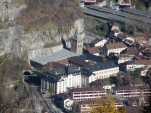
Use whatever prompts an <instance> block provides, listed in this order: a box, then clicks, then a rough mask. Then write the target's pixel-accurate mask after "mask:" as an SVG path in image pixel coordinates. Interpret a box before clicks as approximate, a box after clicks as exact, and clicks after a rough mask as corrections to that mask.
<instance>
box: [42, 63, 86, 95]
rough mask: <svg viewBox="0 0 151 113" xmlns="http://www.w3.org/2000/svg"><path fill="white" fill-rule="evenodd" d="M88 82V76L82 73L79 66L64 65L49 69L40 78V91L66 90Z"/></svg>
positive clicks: (54, 92)
mask: <svg viewBox="0 0 151 113" xmlns="http://www.w3.org/2000/svg"><path fill="white" fill-rule="evenodd" d="M87 84H88V77H87V76H84V75H83V72H82V70H81V68H80V67H77V66H64V67H61V68H56V69H53V70H51V71H49V72H48V73H47V74H46V75H44V77H42V79H41V91H42V92H46V93H47V92H48V91H49V90H52V92H53V93H52V95H53V94H61V93H66V92H68V89H72V88H81V87H84V86H86V85H87Z"/></svg>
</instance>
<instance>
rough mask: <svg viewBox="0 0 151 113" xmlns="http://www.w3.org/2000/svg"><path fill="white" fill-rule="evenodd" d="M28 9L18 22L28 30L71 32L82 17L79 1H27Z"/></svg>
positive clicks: (23, 12) (22, 13)
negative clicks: (77, 20)
mask: <svg viewBox="0 0 151 113" xmlns="http://www.w3.org/2000/svg"><path fill="white" fill-rule="evenodd" d="M25 3H26V4H27V8H26V9H24V10H23V11H22V12H21V15H20V16H19V17H18V18H17V22H18V23H19V24H20V25H23V26H24V27H25V29H26V30H28V31H30V30H33V29H34V30H42V29H51V28H53V29H55V28H57V29H58V30H59V32H64V31H65V32H66V31H68V30H70V28H71V26H72V24H73V22H74V21H75V20H76V19H78V18H79V17H80V16H81V13H80V12H81V11H80V8H79V1H78V0H59V1H58V0H25Z"/></svg>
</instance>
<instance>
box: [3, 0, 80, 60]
mask: <svg viewBox="0 0 151 113" xmlns="http://www.w3.org/2000/svg"><path fill="white" fill-rule="evenodd" d="M42 1H43V2H42V3H39V2H38V1H37V0H31V1H28V0H26V2H25V1H24V2H23V4H21V5H20V6H18V4H17V2H18V0H3V1H2V2H1V5H0V8H1V9H3V11H2V12H3V13H4V12H5V13H6V12H9V13H8V14H6V15H4V14H3V15H0V18H1V24H2V25H3V26H5V27H3V26H2V28H1V29H0V55H3V54H5V53H12V54H13V55H15V56H19V57H21V56H25V54H26V55H27V53H28V51H29V50H36V49H41V50H42V48H51V47H52V46H55V45H59V44H61V38H64V39H65V40H68V39H69V38H71V37H73V36H74V34H75V32H76V31H77V30H78V31H79V28H78V27H81V25H83V20H82V19H79V18H80V16H79V13H78V12H79V9H78V6H77V4H76V2H75V1H76V0H75V1H72V2H71V1H68V2H66V1H65V0H60V1H59V2H58V1H57V0H56V1H54V0H42ZM52 1H53V2H52ZM24 3H26V4H24ZM32 3H35V4H37V5H34V6H32ZM51 5H52V6H53V7H50V6H51ZM57 6H60V7H59V8H57ZM48 7H49V8H48ZM47 8H48V9H47ZM51 8H53V9H51ZM44 9H47V10H46V11H45V10H44ZM48 10H50V12H51V13H50V12H48ZM76 10H77V11H78V12H77V11H76ZM53 11H54V13H53ZM55 11H56V12H55ZM59 11H60V12H61V11H62V12H63V13H64V14H63V13H59ZM72 11H73V12H72ZM41 13H42V14H41ZM52 15H53V17H52ZM54 15H55V16H54ZM61 15H62V17H61ZM77 15H78V16H77ZM4 17H5V18H4ZM70 17H72V18H70ZM37 18H38V19H37ZM39 18H40V19H39ZM55 18H56V19H55ZM59 20H60V21H59ZM77 21H79V22H78V23H79V24H81V25H80V26H77V25H75V24H74V23H75V22H76V23H77ZM79 32H80V31H79ZM39 53H41V52H39Z"/></svg>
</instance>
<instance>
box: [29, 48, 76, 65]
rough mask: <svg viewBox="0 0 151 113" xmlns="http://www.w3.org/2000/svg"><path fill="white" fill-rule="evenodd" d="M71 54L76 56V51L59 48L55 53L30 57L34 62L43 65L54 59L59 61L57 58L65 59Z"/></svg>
mask: <svg viewBox="0 0 151 113" xmlns="http://www.w3.org/2000/svg"><path fill="white" fill-rule="evenodd" d="M73 56H77V54H76V53H73V52H71V51H68V50H66V49H61V50H59V51H56V52H55V53H50V54H48V55H46V56H42V57H38V56H37V57H36V58H33V59H31V60H32V61H34V62H37V63H39V64H42V65H45V64H47V63H48V62H55V61H59V60H63V59H67V58H70V57H73Z"/></svg>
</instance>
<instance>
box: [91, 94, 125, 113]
mask: <svg viewBox="0 0 151 113" xmlns="http://www.w3.org/2000/svg"><path fill="white" fill-rule="evenodd" d="M98 101H99V100H98ZM96 103H98V106H96V105H95V106H93V105H92V110H91V113H126V110H125V108H124V107H123V108H119V109H117V108H116V106H115V100H114V99H113V98H111V97H108V98H106V99H102V100H100V101H99V102H96Z"/></svg>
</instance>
